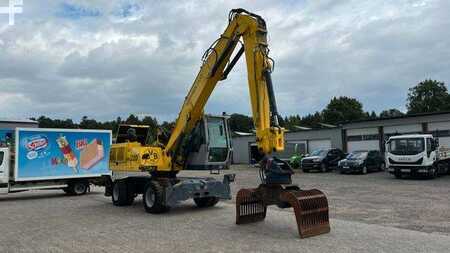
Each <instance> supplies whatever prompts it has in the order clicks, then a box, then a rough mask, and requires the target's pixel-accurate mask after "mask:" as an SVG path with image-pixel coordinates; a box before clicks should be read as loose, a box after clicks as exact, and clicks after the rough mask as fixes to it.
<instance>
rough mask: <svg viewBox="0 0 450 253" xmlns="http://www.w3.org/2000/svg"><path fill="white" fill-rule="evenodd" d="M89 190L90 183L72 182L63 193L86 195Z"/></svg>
mask: <svg viewBox="0 0 450 253" xmlns="http://www.w3.org/2000/svg"><path fill="white" fill-rule="evenodd" d="M88 188H89V183H88V182H86V181H74V182H70V183H69V185H68V186H67V188H64V189H63V191H64V192H65V193H67V194H69V195H74V196H75V195H83V194H86V192H87V190H88Z"/></svg>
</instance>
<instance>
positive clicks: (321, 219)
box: [280, 189, 330, 238]
mask: <svg viewBox="0 0 450 253" xmlns="http://www.w3.org/2000/svg"><path fill="white" fill-rule="evenodd" d="M280 200H281V201H284V202H287V203H289V204H290V205H291V206H292V207H293V208H294V213H295V218H296V220H297V227H298V232H299V234H300V237H301V238H306V237H310V236H315V235H320V234H324V233H329V232H330V221H329V216H328V200H327V197H326V196H325V194H324V193H323V192H321V191H319V190H317V189H312V190H289V191H284V192H282V193H281V195H280Z"/></svg>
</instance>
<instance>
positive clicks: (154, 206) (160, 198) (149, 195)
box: [143, 180, 170, 214]
mask: <svg viewBox="0 0 450 253" xmlns="http://www.w3.org/2000/svg"><path fill="white" fill-rule="evenodd" d="M143 202H144V208H145V211H146V212H147V213H154V214H156V213H164V212H167V211H169V209H170V207H169V206H166V205H164V188H163V187H162V186H161V184H159V183H158V182H157V181H154V180H152V181H150V182H149V183H148V184H147V185H146V186H145V189H144V196H143Z"/></svg>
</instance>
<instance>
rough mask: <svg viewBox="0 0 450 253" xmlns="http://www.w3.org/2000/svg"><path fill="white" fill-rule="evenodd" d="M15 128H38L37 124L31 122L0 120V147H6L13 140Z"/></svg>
mask: <svg viewBox="0 0 450 253" xmlns="http://www.w3.org/2000/svg"><path fill="white" fill-rule="evenodd" d="M17 127H38V122H37V121H33V120H1V119H0V147H1V146H4V145H8V144H9V143H10V142H11V141H12V140H13V135H14V134H13V133H14V130H15V128H17Z"/></svg>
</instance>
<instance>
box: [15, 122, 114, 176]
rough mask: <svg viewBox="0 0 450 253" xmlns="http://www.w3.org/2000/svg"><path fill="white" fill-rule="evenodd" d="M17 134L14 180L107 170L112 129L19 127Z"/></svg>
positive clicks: (91, 174) (94, 174) (95, 172)
mask: <svg viewBox="0 0 450 253" xmlns="http://www.w3.org/2000/svg"><path fill="white" fill-rule="evenodd" d="M16 136H17V138H16V154H17V155H16V157H17V159H16V170H15V175H16V180H40V179H49V178H67V177H70V176H73V177H83V176H99V175H103V174H107V173H108V172H109V169H108V163H109V150H110V146H111V131H106V130H79V129H42V128H34V129H32V128H26V129H25V128H18V129H16Z"/></svg>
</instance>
